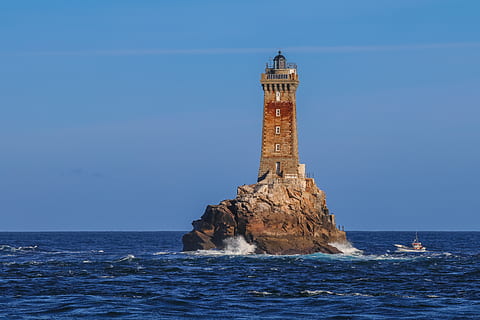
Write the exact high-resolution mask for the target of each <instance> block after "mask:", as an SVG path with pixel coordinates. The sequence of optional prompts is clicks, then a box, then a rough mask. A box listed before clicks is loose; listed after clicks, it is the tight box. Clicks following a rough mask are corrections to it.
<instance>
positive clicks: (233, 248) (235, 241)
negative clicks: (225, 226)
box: [223, 236, 256, 255]
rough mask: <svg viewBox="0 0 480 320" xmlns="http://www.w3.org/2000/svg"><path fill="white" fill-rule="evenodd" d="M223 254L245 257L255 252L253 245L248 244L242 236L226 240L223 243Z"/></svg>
mask: <svg viewBox="0 0 480 320" xmlns="http://www.w3.org/2000/svg"><path fill="white" fill-rule="evenodd" d="M223 243H224V244H225V249H224V251H225V253H226V254H231V255H245V254H252V253H254V252H255V249H256V247H255V245H254V244H250V243H248V242H247V241H245V239H244V238H243V237H242V236H237V237H232V238H227V239H225V240H224V241H223Z"/></svg>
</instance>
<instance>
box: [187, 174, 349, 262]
mask: <svg viewBox="0 0 480 320" xmlns="http://www.w3.org/2000/svg"><path fill="white" fill-rule="evenodd" d="M192 225H193V230H192V231H191V232H189V233H187V234H185V235H184V236H183V239H182V240H183V250H184V251H193V250H198V249H204V250H208V249H213V248H218V249H222V248H223V247H224V240H225V239H227V238H230V237H234V236H243V237H244V238H245V240H246V241H247V242H248V243H251V244H255V246H256V252H257V253H268V254H309V253H314V252H323V253H340V251H339V250H338V249H336V248H335V247H332V246H330V245H329V243H331V242H344V241H346V237H345V232H343V231H340V230H338V229H337V228H336V226H335V218H334V216H333V215H331V214H330V213H329V210H328V208H327V206H326V201H325V193H324V192H323V191H322V190H320V189H318V187H317V186H316V185H315V182H314V181H313V179H310V178H306V179H277V180H274V181H272V180H270V181H269V183H268V184H267V183H262V182H260V183H257V184H253V185H244V186H240V187H238V191H237V197H236V198H235V199H233V200H224V201H222V202H221V203H220V204H219V205H209V206H207V209H206V210H205V213H204V214H203V216H202V217H201V218H200V220H196V221H194V222H193V223H192Z"/></svg>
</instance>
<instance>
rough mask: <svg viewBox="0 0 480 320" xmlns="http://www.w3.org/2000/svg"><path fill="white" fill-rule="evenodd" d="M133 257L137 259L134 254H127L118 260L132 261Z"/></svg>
mask: <svg viewBox="0 0 480 320" xmlns="http://www.w3.org/2000/svg"><path fill="white" fill-rule="evenodd" d="M133 259H135V256H134V255H133V254H127V255H126V256H125V257H123V258H121V259H119V260H117V262H122V261H132V260H133Z"/></svg>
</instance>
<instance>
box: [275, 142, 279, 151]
mask: <svg viewBox="0 0 480 320" xmlns="http://www.w3.org/2000/svg"><path fill="white" fill-rule="evenodd" d="M275 151H280V143H277V144H275Z"/></svg>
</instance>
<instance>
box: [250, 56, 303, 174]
mask: <svg viewBox="0 0 480 320" xmlns="http://www.w3.org/2000/svg"><path fill="white" fill-rule="evenodd" d="M282 57H283V56H282ZM282 66H283V67H284V68H275V67H268V66H267V68H266V70H265V73H263V74H262V78H261V81H260V82H261V83H262V87H263V90H264V104H263V128H262V149H261V150H262V153H261V158H260V169H259V173H258V181H262V180H264V179H266V178H296V177H298V174H299V171H298V164H299V162H298V138H297V114H296V98H295V94H296V89H297V86H298V83H299V81H298V75H297V73H296V66H295V67H294V68H293V67H290V68H288V67H287V65H286V63H285V64H284V65H282ZM289 66H290V65H289Z"/></svg>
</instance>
